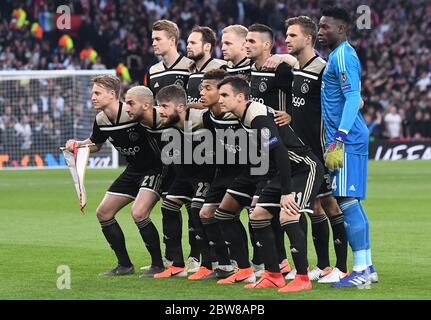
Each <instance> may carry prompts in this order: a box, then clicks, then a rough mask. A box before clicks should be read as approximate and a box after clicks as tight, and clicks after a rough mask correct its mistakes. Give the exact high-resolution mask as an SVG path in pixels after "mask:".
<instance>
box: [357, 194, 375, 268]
mask: <svg viewBox="0 0 431 320" xmlns="http://www.w3.org/2000/svg"><path fill="white" fill-rule="evenodd" d="M359 208H360V209H361V212H362V216H363V218H364V220H365V221H366V231H367V236H366V237H367V245H366V259H367V266H371V265H372V264H373V261H372V260H371V240H370V224H369V222H368V217H367V214H366V212H365V210H364V207H363V206H362V203H360V202H359Z"/></svg>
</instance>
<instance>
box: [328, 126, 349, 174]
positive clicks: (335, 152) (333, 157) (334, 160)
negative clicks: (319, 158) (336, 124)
mask: <svg viewBox="0 0 431 320" xmlns="http://www.w3.org/2000/svg"><path fill="white" fill-rule="evenodd" d="M346 136H347V133H345V132H343V131H337V132H336V133H335V135H334V140H335V141H334V142H332V143H331V144H330V145H329V147H328V149H327V150H326V152H325V166H326V167H327V168H328V169H329V170H330V171H335V170H338V169H340V168H342V167H343V160H344V140H345V139H346Z"/></svg>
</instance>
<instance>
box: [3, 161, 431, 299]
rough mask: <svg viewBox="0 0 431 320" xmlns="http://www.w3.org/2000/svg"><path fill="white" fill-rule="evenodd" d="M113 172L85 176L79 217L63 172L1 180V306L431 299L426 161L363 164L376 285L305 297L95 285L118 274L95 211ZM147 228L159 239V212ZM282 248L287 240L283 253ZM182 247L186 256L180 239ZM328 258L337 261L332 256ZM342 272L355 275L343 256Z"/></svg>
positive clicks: (134, 281)
mask: <svg viewBox="0 0 431 320" xmlns="http://www.w3.org/2000/svg"><path fill="white" fill-rule="evenodd" d="M120 172H121V169H118V170H89V171H88V172H87V181H86V188H87V194H88V206H87V208H86V214H85V215H81V214H80V212H79V209H78V204H77V197H76V194H75V190H74V187H73V184H72V179H71V177H70V174H69V171H68V170H67V169H64V170H41V171H0V203H1V205H0V252H1V262H0V299H169V300H172V299H190V300H195V299H229V300H234V299H251V300H254V299H259V300H260V299H289V300H292V299H294V300H300V299H312V300H315V299H331V300H333V299H430V298H431V290H430V289H431V278H430V277H429V272H428V270H429V267H430V265H431V250H430V249H431V245H430V243H431V233H430V230H431V217H430V214H431V209H430V203H429V202H430V199H431V196H430V195H431V183H430V181H431V163H430V162H428V161H409V162H407V161H398V162H373V161H372V162H370V167H369V179H368V199H367V201H365V202H364V206H365V209H366V211H367V213H368V216H369V220H370V224H371V236H372V238H371V240H372V250H373V251H372V252H373V261H374V264H375V266H376V268H377V271H378V273H379V277H380V283H378V284H375V285H373V286H372V288H371V289H370V290H358V289H356V288H353V289H347V290H345V289H332V288H330V287H329V286H328V285H320V284H316V285H314V288H313V290H312V291H309V292H305V293H297V294H294V293H292V294H280V293H278V292H277V291H276V290H275V289H264V290H246V289H243V285H241V284H238V285H232V286H220V285H217V284H216V283H215V280H211V281H207V282H194V281H193V282H192V281H188V280H187V279H186V278H180V279H158V280H156V279H146V280H139V279H138V274H136V275H133V276H127V277H120V278H108V279H107V278H100V277H98V274H99V272H102V271H106V270H107V269H109V268H110V267H113V266H114V265H115V259H114V254H113V252H112V251H111V249H110V248H109V246H108V244H107V242H106V241H105V239H104V237H103V234H102V232H101V230H100V225H99V223H98V222H97V220H96V218H95V213H94V212H95V208H96V206H97V204H98V203H99V201H100V200H101V199H102V197H103V195H104V192H105V190H106V189H107V187H108V186H109V185H110V183H111V182H112V181H113V180H114V178H116V177H117V175H118V174H119V173H120ZM243 215H244V214H243ZM183 217H184V218H185V216H183ZM117 219H118V221H119V222H120V225H121V226H122V228H123V231H124V233H125V236H126V242H127V247H128V250H129V253H130V256H131V258H132V261H133V262H134V264H135V266H136V267H137V270H139V267H140V266H142V265H147V264H148V263H149V255H148V253H147V251H146V249H145V247H144V245H143V242H142V239H141V238H140V236H139V233H138V231H137V229H136V226H135V225H134V223H133V221H132V218H131V216H130V207H127V208H125V209H123V210H122V212H120V214H119V215H118V216H117ZM152 219H153V221H154V222H155V223H156V225H157V227H158V229H159V230H161V213H160V207H159V205H158V206H157V207H156V208H155V210H154V211H153V213H152ZM185 220H186V219H184V221H185ZM184 235H185V237H186V236H187V233H186V232H184ZM287 241H288V240H287V237H286V244H287V245H288V242H287ZM309 241H310V242H309V248H311V250H310V253H309V260H310V264H311V265H313V264H314V263H315V261H316V259H315V254H314V248H313V246H312V243H311V240H309ZM183 244H184V248H185V253H186V254H187V253H188V242H187V239H186V238H185V239H184V241H183ZM331 247H332V246H331ZM331 259H332V261H334V252H333V250H332V248H331ZM289 260H290V261H292V260H291V259H290V258H289ZM60 265H67V266H68V267H69V268H70V270H71V288H70V289H64V290H59V289H57V286H56V283H57V278H58V277H59V276H60V274H57V267H58V266H60ZM349 266H350V267H351V266H352V261H351V254H350V253H349Z"/></svg>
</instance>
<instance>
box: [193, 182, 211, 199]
mask: <svg viewBox="0 0 431 320" xmlns="http://www.w3.org/2000/svg"><path fill="white" fill-rule="evenodd" d="M209 188H210V184H209V183H208V182H199V183H198V190H196V197H205V196H206V195H207V192H208V190H209Z"/></svg>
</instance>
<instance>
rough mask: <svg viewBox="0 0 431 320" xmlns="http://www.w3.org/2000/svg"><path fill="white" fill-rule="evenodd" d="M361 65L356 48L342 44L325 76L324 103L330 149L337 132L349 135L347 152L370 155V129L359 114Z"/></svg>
mask: <svg viewBox="0 0 431 320" xmlns="http://www.w3.org/2000/svg"><path fill="white" fill-rule="evenodd" d="M360 94H361V64H360V62H359V58H358V55H357V54H356V51H355V49H354V48H353V47H352V46H351V45H350V44H349V43H348V42H347V41H344V42H342V43H341V44H340V45H339V46H338V47H337V48H335V50H334V51H332V52H331V54H330V55H329V58H328V63H327V64H326V68H325V71H324V72H323V76H322V88H321V102H322V117H323V120H324V124H325V142H326V148H327V147H328V145H329V144H330V143H331V142H333V141H334V134H335V132H337V130H342V131H345V132H348V134H347V138H346V140H345V142H344V144H345V151H346V152H347V153H354V154H362V155H366V154H368V129H367V125H366V124H365V121H364V118H363V117H362V115H361V113H360V111H359V105H360V101H361V100H360Z"/></svg>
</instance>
